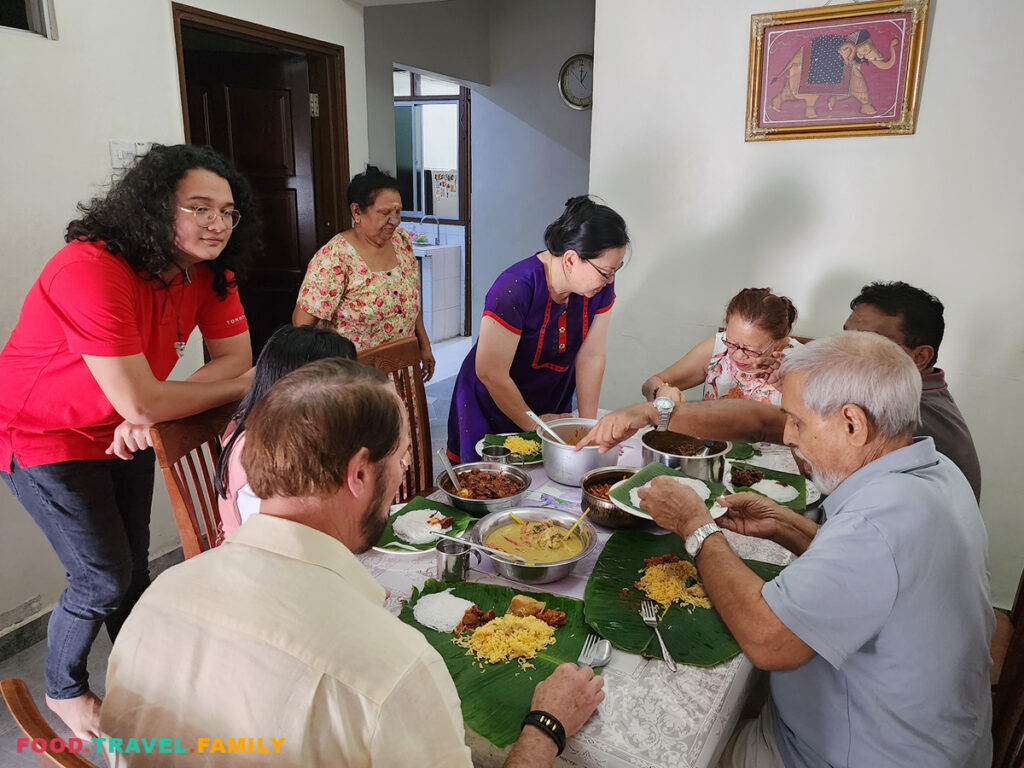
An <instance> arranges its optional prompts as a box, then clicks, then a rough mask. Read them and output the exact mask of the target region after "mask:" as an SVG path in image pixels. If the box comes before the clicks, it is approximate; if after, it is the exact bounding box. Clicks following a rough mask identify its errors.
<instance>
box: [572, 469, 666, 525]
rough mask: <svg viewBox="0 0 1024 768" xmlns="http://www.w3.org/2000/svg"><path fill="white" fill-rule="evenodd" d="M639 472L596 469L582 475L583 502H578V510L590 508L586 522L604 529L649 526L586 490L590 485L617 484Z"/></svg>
mask: <svg viewBox="0 0 1024 768" xmlns="http://www.w3.org/2000/svg"><path fill="white" fill-rule="evenodd" d="M639 471H640V468H639V467H620V466H615V467H598V468H597V469H592V470H590V471H589V472H587V473H586V474H585V475H583V477H582V478H580V485H581V486H582V488H583V501H581V502H580V509H581V510H583V509H587V508H588V507H589V508H590V514H588V515H587V520H593V521H594V522H595V523H597V524H598V525H603V526H605V527H606V528H644V527H646V526H648V525H650V523H648V521H647V520H644V519H643V518H640V517H637V516H636V515H631V514H629V513H628V512H623V511H622V510H621V509H619V508H618V507H617V506H615V504H614V503H613V502H612V501H610V500H609V499H602V498H599V497H598V496H595V495H594V494H592V493H591V492H590V491H589V490H587V489H588V488H589V487H590V486H591V485H594V484H597V483H617V482H619V481H620V480H625V479H626V478H627V477H632V476H633V475H635V474H636V473H637V472H639Z"/></svg>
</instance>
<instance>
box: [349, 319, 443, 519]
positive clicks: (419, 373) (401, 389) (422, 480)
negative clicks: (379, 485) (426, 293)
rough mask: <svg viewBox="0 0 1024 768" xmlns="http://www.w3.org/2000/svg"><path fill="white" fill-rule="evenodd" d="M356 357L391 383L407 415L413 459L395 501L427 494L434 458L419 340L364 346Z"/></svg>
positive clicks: (431, 478)
mask: <svg viewBox="0 0 1024 768" xmlns="http://www.w3.org/2000/svg"><path fill="white" fill-rule="evenodd" d="M358 359H359V362H361V363H363V364H364V365H369V366H372V367H374V368H376V369H377V370H379V371H381V372H382V373H385V374H387V376H388V378H390V379H391V380H392V381H393V382H394V383H395V389H397V390H398V395H399V397H401V398H402V402H403V403H405V409H406V413H407V414H408V416H409V427H410V429H411V431H412V435H411V437H412V454H413V459H412V464H410V466H409V468H408V469H407V470H406V472H405V478H404V480H403V481H402V486H401V487H400V488H399V489H398V496H397V500H398V501H399V502H402V501H408V500H409V499H411V498H412V497H413V496H416V495H426V494H428V493H430V492H431V491H433V490H434V460H433V459H434V457H433V454H432V450H431V447H430V414H429V413H428V412H427V394H426V391H425V390H424V388H423V369H422V368H421V363H422V362H423V358H422V356H421V355H420V347H419V343H418V342H417V341H416V339H415V338H408V339H399V340H398V341H392V342H388V343H387V344H381V345H380V346H379V347H372V348H370V349H364V350H362V351H361V352H359V354H358Z"/></svg>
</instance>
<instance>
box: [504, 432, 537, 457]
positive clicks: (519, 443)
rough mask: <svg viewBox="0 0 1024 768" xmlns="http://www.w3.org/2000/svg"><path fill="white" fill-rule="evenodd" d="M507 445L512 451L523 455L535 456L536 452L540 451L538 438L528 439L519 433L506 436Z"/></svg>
mask: <svg viewBox="0 0 1024 768" xmlns="http://www.w3.org/2000/svg"><path fill="white" fill-rule="evenodd" d="M505 447H506V448H508V449H509V450H510V451H512V453H518V454H519V455H521V456H534V455H535V454H538V453H540V443H539V442H537V441H536V440H527V439H525V438H523V437H520V436H519V435H512V436H511V437H506V438H505Z"/></svg>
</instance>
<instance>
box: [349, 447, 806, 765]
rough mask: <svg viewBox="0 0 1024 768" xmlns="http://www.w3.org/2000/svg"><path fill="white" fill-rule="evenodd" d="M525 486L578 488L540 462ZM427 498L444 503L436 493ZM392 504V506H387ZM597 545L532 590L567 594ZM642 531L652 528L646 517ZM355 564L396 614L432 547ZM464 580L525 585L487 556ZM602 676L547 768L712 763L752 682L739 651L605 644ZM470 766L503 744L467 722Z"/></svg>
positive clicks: (781, 560)
mask: <svg viewBox="0 0 1024 768" xmlns="http://www.w3.org/2000/svg"><path fill="white" fill-rule="evenodd" d="M638 438H639V436H638V435H634V436H633V437H632V438H630V439H628V440H626V441H624V442H623V443H621V444H620V445H619V446H618V447H617V448H613V449H612V450H617V451H618V453H619V456H618V462H617V463H618V464H619V465H622V466H634V467H638V466H643V464H644V462H643V461H642V456H641V446H640V441H639V439H638ZM757 448H758V449H759V451H760V455H755V456H754V457H753V458H751V459H748V460H746V463H748V464H757V465H759V466H763V467H767V468H770V469H776V470H781V471H787V472H795V471H796V462H795V461H794V459H793V457H792V454H791V453H790V450H789V449H788V448H786V447H785V446H779V445H772V444H768V443H761V444H758V445H757ZM526 469H527V470H528V471H529V473H530V477H531V483H530V487H529V488H528V489H527V490H526V491H525V493H524V495H523V500H522V504H521V505H522V506H543V507H554V508H557V509H560V510H564V511H567V512H571V513H575V514H576V515H579V514H581V511H582V510H581V509H580V501H581V497H582V491H581V489H580V488H579V487H572V486H566V485H561V484H559V483H555V482H554V481H552V480H550V479H549V478H548V476H547V474H546V473H545V471H544V467H543V465H542V464H540V463H538V464H535V465H533V466H528V467H526ZM429 498H432V499H434V500H436V501H440V502H445V501H446V498H447V497H445V496H444V494H443V493H442V492H440V491H437V492H435V493H434V494H433V495H431V496H430V497H429ZM396 509H397V507H396ZM594 526H595V528H597V531H598V539H599V544H598V546H597V547H596V548H595V549H594V550H593V551H591V552H590V553H589V555H588V556H587V557H586V558H585V559H583V560H581V561H580V562H579V563H578V564H577V566H576V567H575V569H574V570H573V571H572V573H571V574H570V575H569V576H567V577H566V578H564V579H561V580H560V581H555V582H551V583H548V584H543V585H540V589H541V590H543V591H545V592H550V593H554V594H559V595H565V596H567V597H573V598H576V599H583V591H584V588H585V586H586V583H587V579H588V578H589V577H590V574H591V571H592V570H593V568H594V564H595V562H596V561H597V558H598V556H599V554H600V552H601V549H602V548H603V546H604V544H605V542H607V540H608V538H609V537H610V536H611V535H612V534H613V533H614V530H612V529H610V528H606V527H603V526H601V525H598V524H596V523H595V524H594ZM651 530H653V531H657V530H660V529H658V528H657V527H656V526H654V525H653V523H652V524H651ZM724 534H725V536H726V538H727V539H728V541H729V544H730V546H731V547H732V549H733V551H735V552H736V554H738V555H739V556H740V557H742V558H747V559H754V560H761V561H764V562H768V563H773V564H776V565H785V564H787V563H788V562H789V561H790V560H791V559H792V554H791V553H790V552H789V551H787V550H785V549H783V548H782V547H780V546H778V545H777V544H775V543H773V542H771V541H766V540H763V539H757V538H752V537H749V536H743V535H740V534H737V533H734V532H732V531H724ZM359 558H360V560H361V561H362V563H363V565H364V566H365V567H366V569H367V570H368V571H370V573H371V574H373V576H374V577H375V578H376V579H377V581H378V582H379V583H380V584H381V585H382V586H384V587H385V588H386V589H388V590H390V595H389V597H388V599H387V602H386V604H385V607H386V608H387V609H388V610H389V611H391V612H392V613H394V614H395V615H398V613H399V612H400V611H401V609H402V605H403V604H404V602H405V601H406V600H408V599H409V598H410V597H411V595H412V590H413V588H419V587H422V586H423V584H424V582H426V581H427V580H428V579H431V578H436V577H437V564H436V558H435V552H434V550H427V551H426V552H423V553H420V552H416V553H412V552H410V553H404V552H385V551H380V550H370V551H368V552H366V553H364V554H362V555H360V556H359ZM467 580H469V581H479V582H485V583H489V584H500V585H504V586H510V587H513V588H515V589H521V590H524V591H529V590H530V589H532V588H531V587H530V586H529V585H523V584H520V583H519V582H514V581H510V580H508V579H505V578H503V577H501V576H499V575H498V574H496V573H495V571H494V568H493V567H492V565H491V561H490V559H489V558H488V557H483V558H481V562H480V563H479V564H477V563H476V562H475V560H474V561H472V566H471V570H470V571H469V573H468V576H467ZM601 673H602V674H603V675H604V680H605V686H604V691H605V699H604V701H603V702H602V703H601V705H600V707H598V710H597V711H596V712H595V713H594V715H593V716H592V717H591V718H590V719H589V720H588V721H587V723H586V724H585V725H584V726H583V728H581V729H580V731H579V732H578V733H576V734H575V736H573V737H572V738H570V739H569V740H568V742H567V744H566V747H565V751H564V752H563V753H562V754H561V756H559V757H558V758H557V759H556V761H555V765H556V766H576V767H578V768H619V767H620V766H623V767H624V766H635V767H637V768H668V767H669V766H672V767H673V768H708V766H714V765H715V764H716V763H717V761H718V758H719V756H720V754H721V752H722V749H723V748H724V747H725V744H726V742H727V741H728V738H729V736H730V734H731V733H732V731H733V729H734V728H735V726H736V723H737V722H738V720H739V717H740V713H741V711H742V710H743V707H744V704H745V703H746V702H747V700H748V698H749V697H750V694H751V692H752V691H753V690H754V688H755V687H756V686H757V685H758V682H759V680H761V676H762V675H763V673H762V672H760V671H759V670H756V669H755V668H754V667H753V665H752V664H751V663H750V661H749V660H748V659H747V657H746V655H745V654H743V653H742V652H741V653H740V654H739V655H737V656H735V657H733V658H732V659H731V660H729V661H726V662H723V663H721V664H718V665H717V666H714V667H698V666H692V665H687V664H679V665H678V667H677V671H675V672H673V671H671V670H670V669H669V667H668V666H667V665H666V664H665V662H664V661H662V660H660V659H647V658H643V657H641V656H639V655H635V654H631V653H625V652H622V651H620V650H618V649H613V651H612V655H611V659H610V661H609V662H608V664H607V666H605V667H604V668H603V669H602V670H601ZM466 743H467V744H468V745H469V747H470V749H471V751H472V755H473V763H474V765H476V766H481V767H483V768H489V767H490V766H500V765H501V764H502V763H503V762H504V760H505V758H506V757H507V756H508V752H509V749H508V748H506V749H498V748H497V747H495V746H494V745H492V744H491V743H490V742H489V741H487V740H486V739H484V738H483V737H481V736H479V735H478V734H476V733H474V732H473V731H472V730H470V729H469V728H467V729H466Z"/></svg>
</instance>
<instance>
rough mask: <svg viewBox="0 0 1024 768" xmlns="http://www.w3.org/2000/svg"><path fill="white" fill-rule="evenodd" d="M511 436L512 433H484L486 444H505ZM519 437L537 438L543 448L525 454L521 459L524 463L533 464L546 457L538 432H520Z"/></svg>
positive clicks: (525, 438) (524, 438) (526, 438)
mask: <svg viewBox="0 0 1024 768" xmlns="http://www.w3.org/2000/svg"><path fill="white" fill-rule="evenodd" d="M509 437H510V435H484V444H485V445H504V444H505V441H506V440H507V439H508V438H509ZM517 437H521V438H523V440H535V441H536V442H537V444H538V445H540V446H541V450H538V451H537V452H536V453H531V454H528V455H526V456H523V458H522V460H521V461H522V463H523V464H531V463H533V462H535V461H541V460H542V459H543V458H544V456H543V444H542V443H541V440H540V436H538V435H537V433H536V432H520V433H519V434H518V435H517Z"/></svg>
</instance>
